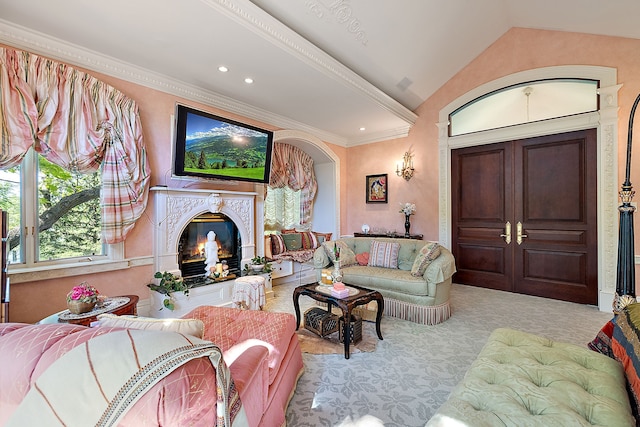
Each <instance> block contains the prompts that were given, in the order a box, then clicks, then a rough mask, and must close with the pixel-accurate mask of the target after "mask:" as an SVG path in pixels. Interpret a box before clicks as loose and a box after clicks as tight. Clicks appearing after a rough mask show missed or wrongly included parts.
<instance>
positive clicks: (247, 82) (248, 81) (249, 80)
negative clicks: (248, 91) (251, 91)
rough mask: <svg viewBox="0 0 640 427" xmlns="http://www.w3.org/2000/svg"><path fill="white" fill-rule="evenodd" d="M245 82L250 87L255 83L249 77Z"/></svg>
mask: <svg viewBox="0 0 640 427" xmlns="http://www.w3.org/2000/svg"><path fill="white" fill-rule="evenodd" d="M244 82H245V83H246V84H249V85H250V84H251V83H253V79H252V78H251V77H247V78H246V79H244Z"/></svg>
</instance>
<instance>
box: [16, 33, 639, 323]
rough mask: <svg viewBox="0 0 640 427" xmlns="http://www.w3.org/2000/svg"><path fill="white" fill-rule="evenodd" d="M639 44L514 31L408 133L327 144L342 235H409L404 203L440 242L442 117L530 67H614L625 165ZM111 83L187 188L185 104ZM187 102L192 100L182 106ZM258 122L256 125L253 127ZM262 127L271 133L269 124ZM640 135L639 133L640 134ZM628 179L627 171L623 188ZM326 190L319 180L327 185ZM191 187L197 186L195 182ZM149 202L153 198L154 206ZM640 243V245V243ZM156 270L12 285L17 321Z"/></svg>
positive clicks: (140, 244)
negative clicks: (177, 151) (178, 121)
mask: <svg viewBox="0 0 640 427" xmlns="http://www.w3.org/2000/svg"><path fill="white" fill-rule="evenodd" d="M638 52H640V40H632V39H622V38H613V37H602V36H591V35H584V34H573V33H561V32H553V31H537V30H528V29H512V30H510V31H509V32H507V33H506V34H505V35H504V36H503V37H501V38H500V39H499V40H497V41H496V42H495V43H494V44H493V45H492V46H490V47H489V48H488V49H487V50H486V51H485V52H483V53H482V54H481V55H479V56H478V57H477V58H476V59H475V60H473V61H472V62H471V63H470V64H469V65H467V66H466V67H465V68H464V69H462V70H461V71H460V72H459V73H458V74H457V75H456V76H454V77H453V78H452V79H451V80H450V81H448V82H447V83H446V84H444V85H443V86H442V87H441V88H440V89H439V90H438V91H437V92H436V93H435V94H434V95H433V96H431V97H430V98H429V99H428V100H426V101H425V102H424V103H423V104H422V105H421V106H420V107H419V108H418V109H417V111H416V113H417V114H418V116H419V117H418V120H417V122H416V124H415V125H414V126H413V128H412V130H411V132H410V133H409V136H408V137H406V138H402V139H396V140H390V141H384V142H380V143H376V144H369V145H362V146H356V147H352V148H348V149H346V148H344V147H338V146H335V145H332V144H328V145H329V146H330V148H331V149H332V150H334V152H335V153H336V155H337V156H338V157H339V158H340V160H341V163H340V206H341V210H340V223H341V230H340V234H351V233H353V232H355V231H359V230H360V228H361V226H362V224H363V223H368V224H369V225H370V226H371V227H377V228H384V229H386V230H396V231H403V230H404V218H403V216H402V215H401V214H400V213H399V212H398V210H399V208H400V203H404V202H413V203H416V205H417V213H416V215H414V216H413V217H412V220H411V223H412V227H411V231H412V232H413V233H422V234H424V235H425V238H427V239H432V240H437V239H438V163H437V160H438V129H437V127H436V123H437V122H438V113H439V111H440V109H442V108H443V107H444V106H446V105H447V104H448V103H450V102H451V101H452V100H454V99H456V98H457V97H459V96H461V95H462V94H464V93H466V92H468V91H470V90H471V89H473V88H475V87H477V86H479V85H481V84H484V83H486V82H489V81H491V80H494V79H496V78H499V77H502V76H506V75H509V74H512V73H516V72H519V71H523V70H529V69H533V68H539V67H547V66H554V65H564V64H587V65H601V66H608V67H616V68H617V69H618V81H619V83H622V84H623V87H622V88H621V89H620V92H619V103H620V113H619V117H620V120H619V145H620V147H621V148H620V150H619V156H620V159H619V163H620V164H624V149H625V148H624V147H625V146H626V133H627V131H626V129H627V121H628V117H629V110H630V108H631V104H632V103H633V100H634V99H635V96H636V95H637V94H638V93H639V92H640V55H638ZM92 74H94V75H96V76H97V77H98V78H101V79H102V80H104V81H106V82H108V83H110V84H111V85H113V86H114V87H116V88H117V89H119V90H121V91H122V92H124V93H125V94H127V95H128V96H130V97H131V98H133V99H135V100H136V102H137V103H138V105H139V107H140V115H141V120H142V124H143V129H144V138H145V143H146V146H147V150H148V155H149V163H150V166H151V170H152V176H151V185H152V186H153V185H169V186H172V187H179V186H183V185H185V184H184V182H180V181H176V182H172V181H171V180H170V175H171V172H170V171H171V165H170V160H171V154H170V153H171V151H170V150H171V146H172V142H171V128H172V123H171V116H172V114H173V112H174V105H175V103H176V102H178V101H181V100H180V99H178V98H176V97H174V96H172V95H169V94H166V93H162V92H159V91H156V90H153V89H149V88H146V87H142V86H139V85H135V84H132V83H129V82H125V81H122V80H119V79H115V78H112V77H108V76H103V75H99V74H97V73H92ZM185 103H186V102H185ZM187 104H189V105H193V106H195V107H197V108H201V109H204V110H207V111H210V112H212V113H214V114H220V115H224V116H227V117H231V118H236V119H240V120H247V119H245V118H241V117H237V116H234V115H233V114H229V113H226V112H222V111H219V110H216V109H213V108H210V107H205V106H203V105H198V104H194V103H187ZM249 122H250V123H252V122H251V121H249ZM253 123H254V124H256V125H259V126H265V127H269V126H268V125H266V124H264V123H256V122H253ZM638 133H640V130H639V131H638ZM407 150H411V151H413V152H414V154H415V158H414V159H415V160H414V164H415V167H416V174H415V176H414V177H413V178H412V179H411V180H410V181H408V182H407V181H405V180H404V179H402V178H400V177H397V176H396V175H395V167H396V163H397V162H398V161H399V160H400V159H401V158H402V155H403V154H404V152H405V151H407ZM638 156H640V153H639V152H638V150H636V151H635V152H634V156H633V158H634V166H636V165H637V164H638ZM379 173H387V174H388V177H389V203H388V204H366V203H365V176H366V175H371V174H379ZM623 174H624V170H623V168H620V171H619V176H620V182H621V181H622V177H623ZM632 182H635V183H636V184H637V185H640V170H639V168H638V167H635V169H633V176H632ZM320 185H322V183H320ZM190 188H197V187H196V186H195V185H192V186H190ZM216 188H218V189H231V190H237V191H251V190H253V188H251V187H246V186H243V185H239V186H230V187H229V188H225V187H223V186H218V187H216ZM150 201H151V200H150ZM153 217H154V216H153V206H152V203H150V204H149V205H148V207H147V210H146V211H145V214H144V216H143V217H142V218H141V219H140V221H138V224H137V225H136V227H135V229H134V231H133V233H132V234H131V235H130V236H129V238H128V239H127V241H126V243H125V256H126V257H127V258H136V257H148V256H151V255H152V248H151V242H152V240H153V230H154V229H153ZM636 247H640V246H639V245H638V242H636ZM152 270H153V267H152V266H150V265H147V266H140V267H132V268H130V269H127V270H121V271H117V272H109V273H100V274H92V275H90V276H87V277H82V276H78V277H67V278H60V279H50V280H46V281H39V282H34V283H18V284H14V285H13V286H12V289H11V314H10V316H11V320H12V321H20V322H35V321H37V320H39V319H41V318H43V317H45V316H47V315H49V314H51V313H54V312H56V311H59V310H62V309H64V307H65V301H64V296H65V295H66V293H67V292H68V290H69V289H71V287H72V286H73V285H75V284H77V283H79V282H81V281H82V280H88V281H90V282H91V283H92V284H93V285H95V286H96V287H97V288H98V289H100V291H101V292H102V293H104V294H107V295H120V294H137V295H139V296H140V298H141V299H146V298H148V296H149V294H148V289H147V288H146V286H145V285H146V283H148V282H149V281H150V280H151V278H152V276H153V271H152Z"/></svg>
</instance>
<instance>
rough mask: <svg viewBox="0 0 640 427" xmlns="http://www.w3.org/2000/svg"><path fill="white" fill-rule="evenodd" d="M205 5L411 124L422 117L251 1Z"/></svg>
mask: <svg viewBox="0 0 640 427" xmlns="http://www.w3.org/2000/svg"><path fill="white" fill-rule="evenodd" d="M202 2H203V3H204V4H207V5H209V6H210V7H212V8H214V9H216V10H217V11H218V12H220V13H222V14H224V15H226V16H227V17H229V18H231V19H233V20H234V21H236V22H238V23H239V24H241V25H243V26H244V27H246V28H247V29H249V30H251V31H253V32H254V33H255V34H257V35H259V36H261V37H262V38H264V39H265V40H267V41H268V42H270V43H272V44H274V45H277V46H279V47H280V49H282V50H284V51H288V52H289V53H291V54H292V55H294V56H295V57H297V58H298V59H299V60H301V61H303V62H305V63H307V64H309V65H310V66H312V67H314V68H315V69H316V70H318V71H319V72H321V73H323V74H324V75H326V76H328V77H330V78H333V79H334V80H336V81H338V82H340V83H342V84H343V85H345V86H346V87H348V88H350V89H351V90H354V91H356V92H359V93H361V94H363V95H365V96H367V97H368V98H370V99H371V100H372V101H374V102H375V103H376V104H377V105H378V106H380V107H381V108H383V109H384V110H386V111H389V112H390V113H392V114H394V115H395V116H396V117H398V118H400V119H402V120H404V121H405V122H407V123H408V124H409V125H412V124H414V123H415V122H416V120H417V118H418V116H417V115H416V114H415V113H414V112H413V111H411V110H409V109H408V108H406V107H405V106H403V105H402V104H400V103H399V102H398V101H396V100H395V99H393V98H391V97H390V96H389V95H387V94H386V93H384V92H383V91H381V90H380V89H378V88H377V87H376V86H374V85H373V84H371V83H369V82H368V81H367V80H365V79H364V78H362V77H361V76H360V75H359V74H357V73H355V72H353V71H352V70H351V69H350V68H348V67H346V66H345V65H344V64H342V63H341V62H339V61H338V60H336V59H335V58H333V57H332V56H331V55H329V54H327V53H326V52H325V51H323V50H322V49H320V48H318V47H317V46H316V45H314V44H313V43H311V42H309V41H308V40H307V39H305V38H304V37H302V36H301V35H300V34H298V33H296V32H295V31H293V30H292V29H290V28H289V27H287V26H286V25H284V24H282V22H280V21H278V20H277V19H276V18H274V17H273V16H271V15H269V14H268V13H267V12H265V11H264V10H262V9H260V8H259V7H258V6H256V5H255V4H253V3H251V2H250V1H248V0H235V1H233V0H202Z"/></svg>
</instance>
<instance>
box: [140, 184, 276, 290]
mask: <svg viewBox="0 0 640 427" xmlns="http://www.w3.org/2000/svg"><path fill="white" fill-rule="evenodd" d="M151 190H152V192H153V194H154V200H155V215H156V232H155V239H154V258H155V268H156V271H161V272H163V271H168V272H171V273H174V274H178V275H180V276H183V277H191V276H198V275H204V273H205V271H204V256H203V252H202V251H203V249H202V248H203V247H204V242H205V241H206V235H207V233H208V232H209V231H210V230H213V231H214V232H215V233H216V241H217V243H218V247H219V248H220V251H219V253H218V257H219V258H220V260H221V261H222V260H226V261H227V264H228V265H229V269H230V270H232V271H231V272H232V273H237V275H238V276H239V275H240V274H239V273H240V270H241V269H242V266H244V264H249V263H250V262H251V258H253V257H255V256H256V254H257V253H261V251H263V247H262V246H263V244H264V242H263V239H256V232H257V231H256V230H258V231H259V234H260V235H262V230H263V229H264V226H263V209H264V200H263V199H262V198H261V197H258V193H254V192H240V191H212V190H192V189H170V188H166V187H153V188H152V189H151Z"/></svg>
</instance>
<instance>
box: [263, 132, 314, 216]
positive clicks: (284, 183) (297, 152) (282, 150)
mask: <svg viewBox="0 0 640 427" xmlns="http://www.w3.org/2000/svg"><path fill="white" fill-rule="evenodd" d="M287 188H288V189H290V190H293V191H294V192H298V191H299V192H300V205H299V209H300V225H305V224H308V223H309V221H310V220H311V214H312V213H313V199H314V198H315V196H316V191H317V190H318V183H317V182H316V175H315V172H314V171H313V159H312V158H311V156H309V155H308V154H307V153H305V152H304V151H302V150H301V149H299V148H297V147H294V146H293V145H289V144H282V143H276V144H274V147H273V156H272V161H271V175H270V177H269V190H272V189H285V190H286V189H287ZM278 193H280V194H282V197H280V200H279V201H277V202H276V203H280V204H281V205H284V208H282V207H281V208H274V209H271V208H270V207H267V208H266V214H265V223H267V224H268V225H275V224H278V223H279V222H280V220H281V219H282V218H283V217H286V214H282V211H283V209H284V210H286V208H287V204H286V198H287V197H285V196H287V195H289V197H290V193H291V192H290V191H281V192H275V193H274V195H277V194H278ZM267 198H269V195H268V196H267ZM289 206H290V204H289ZM270 212H271V214H270ZM278 212H280V214H279V215H278ZM279 225H280V226H283V227H285V228H286V227H289V226H291V225H294V224H279Z"/></svg>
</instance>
